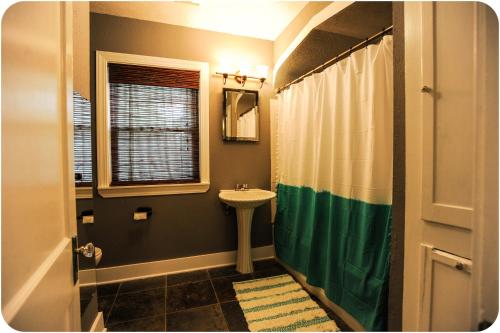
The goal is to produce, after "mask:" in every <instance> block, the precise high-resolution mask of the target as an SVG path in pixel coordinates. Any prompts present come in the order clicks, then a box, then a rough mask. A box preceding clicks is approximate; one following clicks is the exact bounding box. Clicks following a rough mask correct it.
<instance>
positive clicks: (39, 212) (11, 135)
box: [2, 1, 80, 331]
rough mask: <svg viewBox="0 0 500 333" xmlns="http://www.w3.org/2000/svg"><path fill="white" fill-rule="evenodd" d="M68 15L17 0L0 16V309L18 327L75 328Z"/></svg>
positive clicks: (56, 5) (62, 8)
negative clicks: (0, 132) (0, 193)
mask: <svg viewBox="0 0 500 333" xmlns="http://www.w3.org/2000/svg"><path fill="white" fill-rule="evenodd" d="M71 16H72V12H71V4H70V3H64V2H55V1H54V2H20V3H16V4H14V5H13V6H11V7H10V8H9V9H8V10H7V11H6V12H5V13H4V16H3V21H2V314H3V316H4V319H5V321H6V322H7V323H8V324H9V325H10V326H12V327H13V328H15V329H17V330H23V331H25V330H28V331H70V330H73V331H75V330H76V331H79V330H80V313H79V306H80V304H79V294H78V284H75V283H74V281H73V268H72V244H71V243H72V242H71V236H72V235H74V234H76V230H75V229H76V221H75V219H76V216H75V195H74V179H73V161H72V159H73V153H72V151H73V147H72V137H73V130H72V104H71V103H72V100H71V90H72V84H73V83H72V60H71V59H72V44H71V39H72V37H71V36H72V33H71V31H72V30H71Z"/></svg>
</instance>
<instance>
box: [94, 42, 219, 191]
mask: <svg viewBox="0 0 500 333" xmlns="http://www.w3.org/2000/svg"><path fill="white" fill-rule="evenodd" d="M110 62H111V63H118V64H129V65H142V66H154V67H166V68H175V69H187V70H196V71H200V89H199V95H198V98H199V103H198V105H199V126H200V129H199V130H200V136H199V138H200V145H199V149H200V155H199V156H200V161H199V162H200V182H199V183H188V184H158V185H133V186H111V136H110V130H111V126H110V121H109V118H110V117H109V114H110V110H109V82H108V63H110ZM208 78H209V68H208V63H206V62H199V61H189V60H180V59H170V58H160V57H150V56H143V55H135V54H125V53H115V52H104V51H97V52H96V97H97V100H96V103H97V105H96V106H97V190H98V192H99V194H100V195H101V196H102V197H104V198H111V197H130V196H149V195H167V194H186V193H202V192H206V191H208V189H209V187H210V156H209V135H208V126H209V117H208V112H209V104H208V93H209V90H208Z"/></svg>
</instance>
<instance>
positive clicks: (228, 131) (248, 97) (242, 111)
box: [222, 88, 259, 141]
mask: <svg viewBox="0 0 500 333" xmlns="http://www.w3.org/2000/svg"><path fill="white" fill-rule="evenodd" d="M222 92H223V95H224V115H223V118H222V136H223V138H224V140H226V141H259V93H258V92H257V91H254V90H242V89H229V88H224V89H223V90H222Z"/></svg>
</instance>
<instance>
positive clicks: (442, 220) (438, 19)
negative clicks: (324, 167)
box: [403, 1, 498, 331]
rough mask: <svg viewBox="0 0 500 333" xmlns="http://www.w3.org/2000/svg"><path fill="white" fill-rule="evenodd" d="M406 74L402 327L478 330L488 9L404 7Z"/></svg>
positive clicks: (490, 248) (486, 221)
mask: <svg viewBox="0 0 500 333" xmlns="http://www.w3.org/2000/svg"><path fill="white" fill-rule="evenodd" d="M405 75H406V80H405V82H406V87H405V88H406V220H405V261H404V262H405V271H404V290H403V330H410V331H412V330H423V331H471V330H472V331H475V330H477V329H478V325H479V323H481V322H482V321H483V320H487V321H491V322H493V321H494V319H495V317H496V312H497V309H498V280H497V277H498V21H497V20H496V15H495V14H494V12H493V11H492V10H491V9H490V8H488V7H487V6H486V5H484V4H481V3H478V2H444V1H437V2H412V3H405ZM490 258H491V259H490ZM488 260H489V261H490V263H489V264H486V262H488ZM495 281H496V282H495ZM486 284H488V285H486ZM488 289H490V290H491V292H488V291H487V290H488Z"/></svg>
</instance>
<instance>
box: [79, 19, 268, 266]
mask: <svg viewBox="0 0 500 333" xmlns="http://www.w3.org/2000/svg"><path fill="white" fill-rule="evenodd" d="M272 47H273V46H272V42H270V41H264V40H259V39H254V38H247V37H238V36H234V35H229V34H223V33H216V32H209V31H204V30H197V29H192V28H185V27H180V26H174V25H168V24H161V23H154V22H148V21H141V20H135V19H128V18H123V17H116V16H110V15H102V14H95V13H92V14H91V19H90V53H91V54H90V59H91V64H90V68H91V78H90V84H91V102H92V113H93V118H92V122H93V124H92V126H93V129H94V133H93V142H94V143H93V153H94V200H93V209H94V213H95V224H93V225H91V226H89V227H88V228H87V226H85V228H86V229H87V230H86V232H87V234H88V235H89V237H91V239H93V241H94V243H95V245H96V246H99V247H101V248H102V250H103V259H102V261H101V264H100V267H106V266H115V265H124V264H132V263H139V262H147V261H154V260H162V259H169V258H178V257H185V256H193V255H200V254H206V253H213V252H220V251H230V250H235V249H236V245H237V244H236V217H235V214H234V211H231V213H230V215H228V216H226V215H225V209H224V206H223V205H222V204H221V203H220V202H219V199H218V192H219V190H220V189H228V188H234V185H235V184H236V183H248V184H249V185H250V187H259V188H263V189H269V188H270V145H269V140H270V134H269V131H270V130H269V96H270V93H271V87H270V84H265V85H264V87H263V88H262V89H261V90H260V91H259V107H260V111H261V120H260V121H261V123H260V130H261V132H260V142H257V143H235V142H223V141H222V133H221V122H222V88H223V85H222V79H221V78H220V77H219V76H216V75H213V73H214V72H215V69H216V65H217V64H218V62H220V60H221V58H223V56H224V55H233V56H235V55H236V56H237V58H240V59H247V61H248V62H249V63H250V64H251V65H258V64H266V65H269V66H270V67H271V65H272V52H273V49H272ZM96 50H102V51H112V52H122V53H132V54H142V55H148V56H158V57H167V58H177V59H187V60H196V61H206V62H209V64H210V73H211V76H210V190H209V191H208V192H207V193H202V194H184V195H169V196H148V197H129V198H107V199H104V198H102V197H100V196H99V195H98V193H97V191H96V185H95V182H96V171H95V170H96V165H95V161H96V159H95V157H96V156H95V151H96V145H95V142H96V137H95V51H96ZM230 81H231V80H229V79H228V84H226V87H234V86H231V84H232V83H231V82H230ZM268 81H269V82H271V80H270V79H269V80H268ZM258 87H259V85H258V84H257V83H253V84H252V83H250V82H249V83H247V84H246V85H245V89H255V90H256V89H258ZM139 206H150V207H152V208H153V215H152V217H151V218H150V219H149V220H148V221H147V222H140V223H137V222H134V221H133V219H132V214H133V212H134V210H135V209H136V208H137V207H139ZM269 244H272V237H271V224H270V208H269V205H267V206H263V207H260V208H258V209H256V211H255V214H254V220H253V229H252V246H253V247H257V246H264V245H269Z"/></svg>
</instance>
